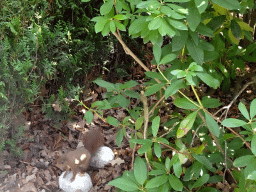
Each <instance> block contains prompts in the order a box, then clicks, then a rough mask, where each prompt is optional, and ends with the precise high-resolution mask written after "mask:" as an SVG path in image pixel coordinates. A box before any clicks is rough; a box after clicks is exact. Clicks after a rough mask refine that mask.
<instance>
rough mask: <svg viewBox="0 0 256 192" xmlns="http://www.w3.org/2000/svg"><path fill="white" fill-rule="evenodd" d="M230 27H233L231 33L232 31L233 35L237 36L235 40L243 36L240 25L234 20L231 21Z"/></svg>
mask: <svg viewBox="0 0 256 192" xmlns="http://www.w3.org/2000/svg"><path fill="white" fill-rule="evenodd" d="M230 27H231V31H232V33H233V35H234V36H235V38H237V39H239V38H240V37H241V34H242V30H241V27H240V25H239V24H238V23H237V22H236V21H235V20H234V19H233V20H231V24H230Z"/></svg>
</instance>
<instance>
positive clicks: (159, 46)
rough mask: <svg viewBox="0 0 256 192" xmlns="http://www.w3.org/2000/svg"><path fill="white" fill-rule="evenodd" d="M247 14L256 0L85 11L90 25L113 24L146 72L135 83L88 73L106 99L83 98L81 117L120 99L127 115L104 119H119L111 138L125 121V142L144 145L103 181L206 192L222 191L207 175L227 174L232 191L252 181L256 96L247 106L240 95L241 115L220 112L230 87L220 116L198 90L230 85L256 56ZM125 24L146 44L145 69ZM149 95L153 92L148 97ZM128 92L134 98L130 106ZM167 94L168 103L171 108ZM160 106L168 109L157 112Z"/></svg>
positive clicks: (112, 0) (129, 2)
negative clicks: (86, 102) (87, 102)
mask: <svg viewBox="0 0 256 192" xmlns="http://www.w3.org/2000/svg"><path fill="white" fill-rule="evenodd" d="M254 18H255V3H254V1H253V0H241V1H238V0H221V1H220V0H210V1H209V0H164V1H158V0H148V1H142V0H108V1H105V3H104V4H103V5H102V6H101V7H100V16H98V17H95V18H93V19H92V21H94V22H96V23H95V31H96V32H97V33H98V32H101V34H102V35H103V36H108V35H109V34H111V33H112V34H113V35H114V36H115V37H116V38H117V39H118V40H119V42H120V43H121V44H122V46H123V48H124V50H125V51H126V53H127V54H128V55H131V56H132V57H133V58H134V59H135V60H136V61H137V62H138V63H139V64H140V65H141V66H142V67H143V68H144V69H145V70H146V71H147V72H146V73H145V74H146V77H147V78H148V80H147V82H145V83H143V84H142V85H140V86H141V87H142V89H141V88H138V86H137V85H138V83H137V82H135V81H128V82H126V83H124V84H120V83H117V84H113V83H109V82H106V81H104V80H101V79H97V80H95V81H94V82H95V83H96V84H98V85H99V86H101V87H105V88H106V89H107V91H108V93H107V94H106V95H105V100H103V101H97V102H95V103H93V105H92V106H91V108H88V107H87V106H85V107H86V108H87V109H88V111H87V113H86V114H85V118H86V119H87V121H88V122H91V120H92V117H93V116H92V112H95V113H98V114H102V111H104V110H106V109H110V108H116V107H121V108H124V109H126V111H127V112H128V114H129V115H128V116H127V117H125V118H124V119H123V120H122V121H120V120H117V119H116V118H114V117H108V118H107V122H108V123H109V124H111V125H113V126H116V127H119V128H120V130H119V132H118V135H117V138H116V141H117V144H118V145H121V142H122V140H123V138H124V137H125V136H126V135H127V133H126V131H127V130H132V131H131V139H129V142H130V146H131V147H134V145H136V144H139V145H141V148H140V149H139V150H138V154H139V155H141V156H143V157H144V158H145V159H144V160H143V159H142V158H140V157H136V159H135V163H134V167H133V170H132V171H127V172H125V173H124V174H123V176H122V177H120V178H117V179H115V180H113V181H111V182H110V183H109V184H110V185H114V186H116V187H118V188H119V189H120V190H121V191H192V190H196V191H200V192H203V191H219V190H218V189H216V187H211V185H212V184H214V183H218V182H223V184H224V185H227V183H226V182H228V183H229V185H231V186H232V188H234V190H235V191H255V186H256V183H255V180H256V158H255V155H256V135H255V125H256V119H255V115H256V114H255V107H256V105H255V102H256V100H255V99H254V100H253V101H252V102H251V105H250V113H249V112H248V111H247V108H246V106H245V105H244V104H242V103H240V104H239V106H238V108H239V110H240V113H241V114H242V115H243V116H241V119H234V118H228V119H226V118H227V114H228V110H229V108H230V107H231V105H232V104H233V102H234V101H235V100H236V98H237V97H235V98H234V100H233V101H232V102H231V103H230V105H229V106H226V107H225V108H223V109H226V111H225V113H226V115H225V117H224V118H223V116H220V117H218V116H216V115H218V114H213V113H211V111H214V110H213V109H214V108H218V107H219V106H220V105H221V103H220V102H219V100H218V99H216V98H211V95H208V94H204V95H203V96H204V97H200V95H199V91H200V89H201V85H202V83H204V84H205V85H207V86H208V87H209V88H210V89H212V90H215V89H218V88H219V87H222V90H223V91H224V92H228V91H229V89H230V86H231V82H232V81H234V79H236V78H237V77H238V76H240V75H241V74H239V73H238V72H241V73H242V74H243V73H245V71H244V68H245V65H246V64H247V65H249V64H251V65H252V63H253V62H256V44H255V42H254V35H255V29H254V25H255V19H254ZM126 31H128V33H129V35H130V37H131V38H133V39H134V38H142V39H143V42H144V43H151V44H152V47H153V54H154V60H153V61H152V64H154V65H155V66H156V69H157V70H156V71H150V70H149V69H148V68H147V67H146V65H144V64H143V63H142V62H141V60H140V59H139V58H138V57H136V55H134V54H133V52H132V51H131V50H130V49H129V47H128V46H127V45H126V43H125V42H124V41H123V40H122V33H124V34H125V32H126ZM166 39H170V41H169V42H168V41H167V42H168V43H166V41H165V40H166ZM163 66H165V67H163ZM254 74H255V73H254ZM252 83H255V79H254V80H253V81H252V82H250V84H252ZM188 90H191V92H192V93H193V94H194V95H193V96H191V94H188ZM242 91H243V90H242ZM138 92H139V93H138ZM235 94H236V96H239V93H235ZM153 95H156V96H157V102H153V103H152V102H151V103H150V104H149V103H148V99H149V98H151V97H152V96H153ZM131 100H132V101H134V100H137V101H135V102H133V103H137V105H134V106H130V102H131ZM170 101H171V103H172V104H174V106H175V107H174V108H173V107H172V108H171V110H170V107H171V106H172V104H170ZM81 104H82V103H81ZM162 108H164V109H165V110H166V111H167V112H169V113H168V115H167V116H166V115H163V114H161V113H160V111H161V109H162ZM168 109H169V110H168ZM181 109H182V110H181ZM235 127H239V129H233V128H235ZM129 132H130V131H129ZM167 151H172V152H171V153H170V152H169V153H168V152H167ZM229 177H230V178H232V179H228V178H229Z"/></svg>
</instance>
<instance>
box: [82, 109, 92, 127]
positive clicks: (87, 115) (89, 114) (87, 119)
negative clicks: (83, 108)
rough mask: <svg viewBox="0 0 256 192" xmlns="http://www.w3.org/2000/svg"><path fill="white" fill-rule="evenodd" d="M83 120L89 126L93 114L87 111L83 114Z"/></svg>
mask: <svg viewBox="0 0 256 192" xmlns="http://www.w3.org/2000/svg"><path fill="white" fill-rule="evenodd" d="M84 118H85V120H86V121H87V123H88V124H91V122H92V120H93V113H92V112H91V111H90V110H88V111H87V112H86V113H85V114H84Z"/></svg>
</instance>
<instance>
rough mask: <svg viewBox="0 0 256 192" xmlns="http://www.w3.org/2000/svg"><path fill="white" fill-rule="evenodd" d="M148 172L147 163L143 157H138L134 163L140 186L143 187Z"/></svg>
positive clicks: (135, 174)
mask: <svg viewBox="0 0 256 192" xmlns="http://www.w3.org/2000/svg"><path fill="white" fill-rule="evenodd" d="M147 175H148V170H147V165H146V162H145V161H144V160H143V159H142V158H141V157H136V159H135V163H134V176H135V178H136V180H137V182H138V183H139V184H140V185H143V184H144V183H145V181H146V179H147Z"/></svg>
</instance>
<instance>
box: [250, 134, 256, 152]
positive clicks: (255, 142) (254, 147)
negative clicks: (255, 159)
mask: <svg viewBox="0 0 256 192" xmlns="http://www.w3.org/2000/svg"><path fill="white" fill-rule="evenodd" d="M251 147H252V153H253V154H254V155H255V156H256V135H253V137H252V142H251Z"/></svg>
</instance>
